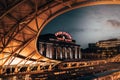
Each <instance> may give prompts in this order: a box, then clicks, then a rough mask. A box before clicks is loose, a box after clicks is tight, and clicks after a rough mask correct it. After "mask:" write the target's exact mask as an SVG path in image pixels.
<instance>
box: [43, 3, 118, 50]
mask: <svg viewBox="0 0 120 80" xmlns="http://www.w3.org/2000/svg"><path fill="white" fill-rule="evenodd" d="M57 31H65V32H68V33H69V34H71V36H72V38H73V39H74V40H76V43H77V44H80V45H81V47H82V48H86V47H87V45H88V43H95V42H97V41H99V40H106V39H111V38H120V5H99V6H90V7H83V8H79V9H75V10H72V11H69V12H66V13H64V14H62V15H60V16H58V17H56V18H55V19H53V20H52V21H50V22H49V23H48V24H47V25H46V26H45V27H44V29H43V30H42V32H41V34H46V33H55V32H57Z"/></svg>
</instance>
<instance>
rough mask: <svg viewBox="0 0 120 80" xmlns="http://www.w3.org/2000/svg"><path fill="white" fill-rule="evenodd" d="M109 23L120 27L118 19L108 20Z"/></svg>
mask: <svg viewBox="0 0 120 80" xmlns="http://www.w3.org/2000/svg"><path fill="white" fill-rule="evenodd" d="M107 23H109V24H110V25H112V27H120V21H118V20H112V19H111V20H107Z"/></svg>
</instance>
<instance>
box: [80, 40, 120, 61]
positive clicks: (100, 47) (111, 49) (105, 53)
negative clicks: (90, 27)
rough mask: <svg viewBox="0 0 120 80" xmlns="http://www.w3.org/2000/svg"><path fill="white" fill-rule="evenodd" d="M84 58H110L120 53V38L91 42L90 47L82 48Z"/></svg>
mask: <svg viewBox="0 0 120 80" xmlns="http://www.w3.org/2000/svg"><path fill="white" fill-rule="evenodd" d="M82 53H83V54H82V56H83V58H91V57H92V58H97V59H98V58H99V59H100V58H109V57H113V56H114V55H117V54H119V53H120V39H117V38H116V39H108V40H101V41H98V42H96V43H89V44H88V48H86V49H83V50H82Z"/></svg>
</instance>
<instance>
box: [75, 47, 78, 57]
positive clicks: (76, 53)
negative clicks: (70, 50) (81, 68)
mask: <svg viewBox="0 0 120 80" xmlns="http://www.w3.org/2000/svg"><path fill="white" fill-rule="evenodd" d="M77 55H78V52H77V46H75V59H78V56H77Z"/></svg>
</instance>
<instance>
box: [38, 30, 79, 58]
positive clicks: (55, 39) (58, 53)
mask: <svg viewBox="0 0 120 80" xmlns="http://www.w3.org/2000/svg"><path fill="white" fill-rule="evenodd" d="M38 51H39V53H40V54H41V55H43V56H45V57H47V58H50V59H55V60H71V59H81V50H80V45H78V44H76V41H75V40H73V39H72V37H71V35H70V34H68V33H67V32H62V31H60V32H57V33H55V34H44V35H40V36H39V39H38Z"/></svg>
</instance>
